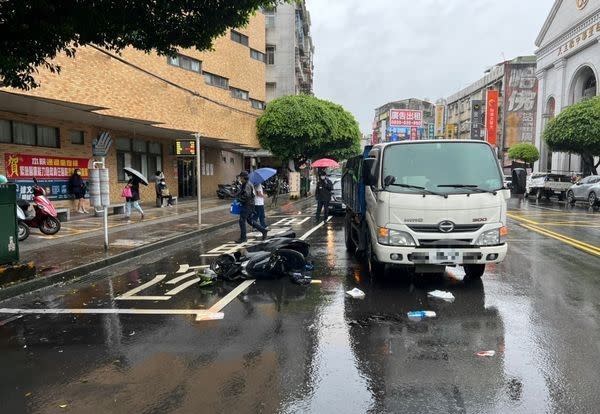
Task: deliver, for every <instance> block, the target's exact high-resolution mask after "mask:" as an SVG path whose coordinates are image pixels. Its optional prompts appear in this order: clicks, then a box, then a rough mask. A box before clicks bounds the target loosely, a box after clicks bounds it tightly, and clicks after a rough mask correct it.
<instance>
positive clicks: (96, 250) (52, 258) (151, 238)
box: [0, 198, 305, 300]
mask: <svg viewBox="0 0 600 414" xmlns="http://www.w3.org/2000/svg"><path fill="white" fill-rule="evenodd" d="M302 200H305V199H302ZM230 203H231V200H219V199H216V198H215V199H207V200H203V201H202V223H203V224H202V227H201V228H198V224H197V210H196V200H190V201H185V202H180V203H179V204H177V205H176V206H174V207H173V208H157V207H150V208H149V207H148V206H143V208H144V213H145V214H144V216H145V217H144V220H141V219H140V215H139V214H138V213H137V212H135V211H134V212H132V215H131V220H130V221H129V222H128V221H126V220H125V219H124V216H123V215H112V216H109V217H108V225H109V246H110V247H109V250H108V251H107V252H105V251H104V230H103V218H102V217H93V216H83V215H82V216H80V217H81V218H80V217H77V216H76V215H74V216H73V219H72V220H70V221H68V222H64V223H62V228H61V230H60V232H59V233H58V234H56V235H54V236H45V235H42V234H41V233H40V232H39V231H38V230H37V229H31V236H30V237H29V238H28V239H27V240H25V241H23V242H21V243H19V250H20V257H21V260H20V261H21V263H27V262H33V264H34V265H35V267H36V271H37V274H36V276H35V278H34V279H31V280H25V281H21V282H17V283H14V284H12V285H9V286H2V285H1V281H0V300H3V299H6V298H9V297H12V296H17V295H20V294H22V293H25V292H29V291H33V290H36V289H40V288H43V287H46V286H50V285H52V284H55V283H59V282H62V281H66V280H69V279H72V278H75V277H79V276H83V275H85V274H87V273H89V272H92V271H94V270H97V269H101V268H103V267H106V266H109V265H112V264H114V263H118V262H120V261H123V260H127V259H130V258H132V257H135V256H138V255H141V254H144V253H147V252H149V251H152V250H156V249H159V248H161V247H165V246H168V245H171V244H175V243H178V242H181V241H183V240H185V239H188V238H190V237H194V236H197V235H200V234H202V233H205V232H208V231H214V230H216V229H220V228H223V227H227V226H231V225H234V224H236V223H237V221H238V219H237V216H232V215H231V214H230V213H229V206H230ZM291 204H294V203H292V202H290V201H288V200H287V199H284V200H280V201H279V206H278V207H277V208H276V209H275V210H271V211H277V210H280V209H285V208H286V207H289V206H290V205H291ZM267 209H268V205H267ZM268 210H269V209H268Z"/></svg>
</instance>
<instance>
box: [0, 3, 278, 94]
mask: <svg viewBox="0 0 600 414" xmlns="http://www.w3.org/2000/svg"><path fill="white" fill-rule="evenodd" d="M277 2H278V1H277V0H227V1H220V2H213V1H189V0H169V1H155V0H137V1H131V0H60V1H53V0H35V1H34V0H3V1H0V85H1V84H4V85H5V86H11V87H14V88H19V89H30V88H34V87H37V86H38V84H37V83H36V81H35V79H34V75H35V73H36V71H37V69H38V68H39V67H45V68H46V69H48V70H50V71H52V72H55V73H56V72H60V66H58V65H57V64H56V63H55V62H53V61H52V59H53V58H55V57H56V56H57V55H58V54H60V53H66V54H67V55H68V56H71V57H72V56H74V55H75V54H76V51H77V48H78V47H80V46H85V45H95V46H99V47H103V48H105V49H108V50H112V51H115V52H119V51H121V50H123V49H124V48H126V47H133V48H135V49H139V50H143V51H145V52H150V51H152V50H155V51H156V52H158V53H159V54H161V55H173V54H174V53H175V52H176V50H177V48H190V47H196V48H197V49H198V50H207V49H210V48H211V46H212V41H213V39H214V38H215V37H218V36H219V35H222V34H224V33H225V32H226V30H227V29H229V28H233V27H241V26H244V25H245V24H246V23H247V22H248V20H249V18H250V16H251V15H252V13H254V12H255V11H257V10H258V8H259V7H260V6H262V7H266V8H269V7H273V6H274V5H276V4H277Z"/></svg>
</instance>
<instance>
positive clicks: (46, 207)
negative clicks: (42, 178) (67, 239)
mask: <svg viewBox="0 0 600 414" xmlns="http://www.w3.org/2000/svg"><path fill="white" fill-rule="evenodd" d="M33 182H34V183H35V185H34V186H33V210H34V211H31V210H30V209H29V207H30V203H29V202H27V201H26V200H18V201H17V205H18V206H19V207H20V208H21V209H23V212H24V213H25V220H24V223H25V224H26V225H27V226H29V227H37V228H39V229H40V231H41V232H42V233H44V234H48V235H52V234H56V233H58V231H59V230H60V220H58V213H57V211H56V208H55V207H54V205H53V204H52V202H51V201H50V200H48V198H47V197H46V191H45V190H44V189H43V188H42V187H40V186H39V185H38V182H37V180H36V179H35V178H34V179H33Z"/></svg>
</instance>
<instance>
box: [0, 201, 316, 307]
mask: <svg viewBox="0 0 600 414" xmlns="http://www.w3.org/2000/svg"><path fill="white" fill-rule="evenodd" d="M303 200H305V199H301V200H297V201H293V202H292V204H297V203H299V202H301V201H303ZM237 223H238V220H237V219H236V220H229V221H224V222H222V223H219V224H215V225H213V226H210V227H205V228H203V229H198V230H193V231H189V232H187V233H182V234H178V235H177V236H173V237H169V238H167V239H163V240H159V241H157V242H154V243H149V244H146V245H143V246H140V247H138V248H135V249H131V250H128V251H126V252H123V253H118V254H116V255H114V256H111V257H107V258H104V259H101V260H97V261H95V262H92V263H88V264H86V265H82V266H77V267H73V268H71V269H68V270H64V271H62V272H58V273H55V274H53V275H50V276H46V277H40V278H38V279H32V280H27V281H24V282H20V283H18V284H16V285H14V286H8V287H5V288H2V289H0V301H4V300H6V299H11V298H14V297H16V296H20V295H23V294H25V293H31V292H35V291H36V290H40V289H43V288H46V287H49V286H52V285H55V284H58V283H61V282H66V281H70V280H75V279H78V278H80V277H83V276H86V274H87V273H90V272H94V271H97V270H100V269H103V268H105V267H108V266H111V265H114V264H116V263H119V262H122V261H125V260H128V259H131V258H133V257H136V256H139V255H142V254H145V253H148V252H150V251H153V250H156V249H160V248H162V247H165V246H167V245H172V244H176V243H180V242H182V241H185V240H186V239H189V238H191V237H197V236H200V235H202V234H205V233H210V232H212V231H214V230H220V229H223V228H225V227H229V226H232V225H234V224H237Z"/></svg>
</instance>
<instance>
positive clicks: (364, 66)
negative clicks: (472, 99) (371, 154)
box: [307, 0, 554, 133]
mask: <svg viewBox="0 0 600 414" xmlns="http://www.w3.org/2000/svg"><path fill="white" fill-rule="evenodd" d="M553 3H554V1H553V0H501V1H498V0H307V7H308V9H309V11H310V13H311V18H312V28H311V31H312V36H313V41H314V44H315V48H316V51H315V58H314V60H315V83H314V90H315V94H316V95H317V96H318V97H320V98H324V99H329V100H332V101H334V102H336V103H339V104H341V105H343V106H344V107H345V108H346V109H348V110H349V111H350V112H352V113H353V114H354V116H355V117H356V119H357V120H358V122H359V123H360V126H361V130H362V132H364V133H370V132H371V125H372V121H373V116H374V109H375V108H376V107H378V106H381V105H383V104H385V103H387V102H389V101H394V100H399V99H404V98H411V97H413V98H420V99H424V98H427V99H429V100H430V101H431V102H434V103H435V101H436V100H437V99H438V98H440V97H447V96H449V95H451V94H453V93H455V92H458V91H459V90H460V89H462V88H464V87H465V86H467V85H469V84H470V83H472V82H474V81H476V80H477V79H479V78H480V77H481V76H483V72H484V70H485V69H486V68H488V67H490V66H492V65H494V64H496V63H498V62H501V61H503V60H505V59H511V58H513V57H515V56H519V55H528V54H533V53H534V51H535V45H534V42H535V38H536V37H537V35H538V33H539V31H540V29H541V27H542V25H543V23H544V21H545V19H546V17H547V15H548V13H549V11H550V9H551V8H552V4H553Z"/></svg>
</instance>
